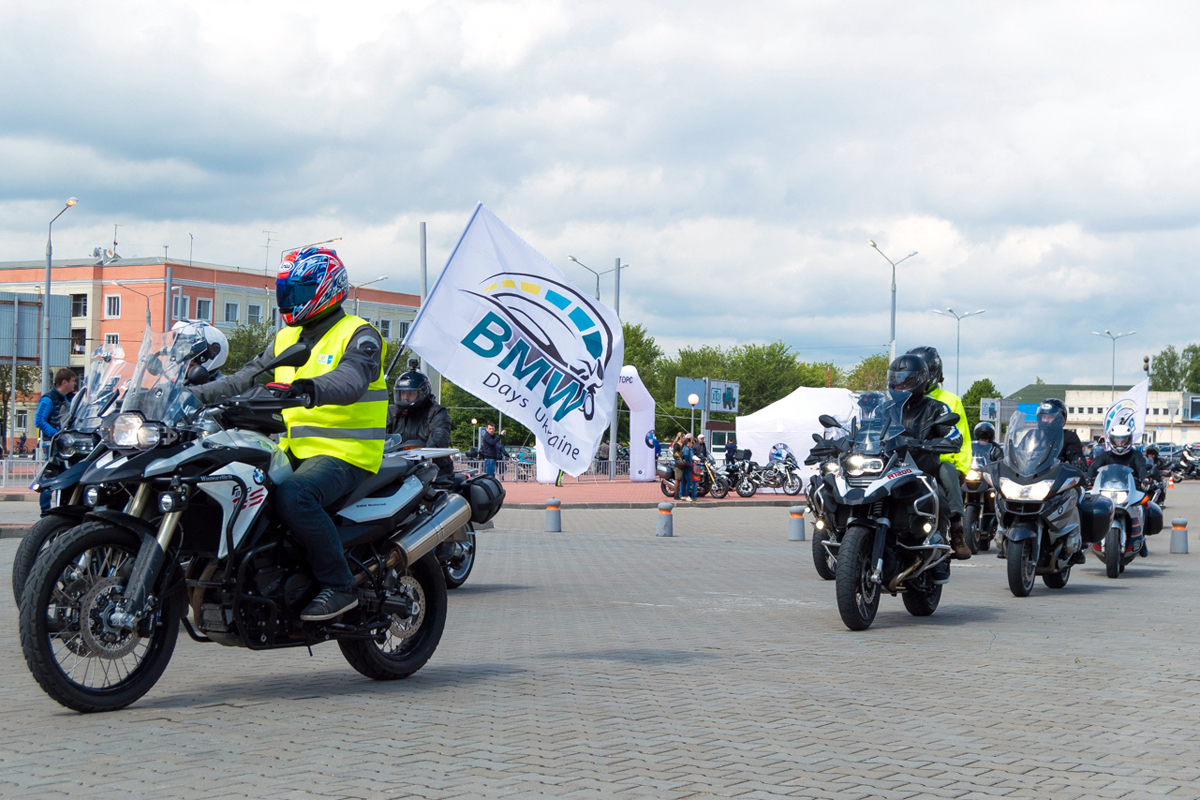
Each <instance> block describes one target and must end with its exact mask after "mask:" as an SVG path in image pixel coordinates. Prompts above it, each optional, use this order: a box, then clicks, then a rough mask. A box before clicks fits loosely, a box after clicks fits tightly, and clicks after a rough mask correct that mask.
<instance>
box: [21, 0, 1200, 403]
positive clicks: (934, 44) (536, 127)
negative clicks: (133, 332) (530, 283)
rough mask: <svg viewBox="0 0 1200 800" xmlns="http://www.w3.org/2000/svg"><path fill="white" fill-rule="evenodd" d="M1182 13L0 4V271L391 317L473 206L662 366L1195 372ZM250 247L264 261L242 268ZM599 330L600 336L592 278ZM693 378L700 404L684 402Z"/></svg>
mask: <svg viewBox="0 0 1200 800" xmlns="http://www.w3.org/2000/svg"><path fill="white" fill-rule="evenodd" d="M1198 22H1200V6H1197V5H1196V4H1193V3H1146V2H1142V3H1104V2H1096V0H1089V1H1088V2H1074V3H1054V2H1046V1H1045V0H1041V1H1040V2H1036V3H992V4H983V3H961V2H947V3H934V2H926V3H915V4H914V3H911V2H874V3H872V2H853V3H846V2H808V3H803V2H786V3H729V2H720V3H707V2H696V0H689V1H688V2H677V3H671V2H646V0H639V2H619V1H614V0H610V1H609V2H605V3H594V4H593V3H581V2H562V3H560V2H511V3H509V2H488V3H469V2H388V3H382V2H381V3H374V4H372V3H367V2H351V3H328V2H312V3H310V2H297V1H296V0H291V1H290V2H286V3H284V2H276V3H267V2H249V3H248V2H219V1H218V0H205V2H203V3H201V2H193V3H173V2H164V1H163V0H158V1H157V2H153V3H121V2H112V1H111V0H110V1H109V2H104V3H80V2H39V3H27V2H11V1H10V0H3V2H0V37H2V41H3V46H0V103H2V107H0V108H2V110H0V259H3V260H11V259H36V258H40V257H42V255H43V253H44V249H43V248H44V245H45V225H46V222H47V221H48V220H49V219H50V217H52V216H53V215H54V214H55V213H56V212H57V211H58V209H59V208H60V207H61V204H62V201H63V200H64V199H65V198H66V197H68V196H72V195H74V196H77V197H79V199H80V204H79V206H78V207H77V208H75V209H72V210H71V211H70V212H68V214H67V215H65V216H64V217H63V218H62V219H60V220H59V222H58V223H56V226H55V254H56V255H57V256H61V257H82V256H85V255H87V254H90V252H91V250H92V248H93V247H95V246H97V245H102V244H105V243H106V242H111V240H112V225H113V224H114V223H119V224H121V225H122V226H123V227H122V228H121V229H120V232H119V235H118V237H117V238H118V240H119V241H120V242H121V244H120V247H119V248H118V250H119V252H120V253H121V254H122V255H123V256H126V257H131V256H156V255H161V254H162V245H164V244H168V245H170V247H171V251H170V252H171V255H172V256H173V257H186V256H187V251H188V243H189V239H188V234H189V233H192V234H193V235H194V236H195V258H196V259H197V260H205V261H215V262H220V263H225V264H234V265H239V266H249V267H253V266H262V265H263V264H264V258H265V257H269V259H270V261H271V264H272V266H274V264H275V263H276V262H277V260H278V254H279V247H280V245H295V244H300V243H303V242H306V241H313V240H315V239H323V238H327V237H330V236H338V235H340V236H342V237H344V241H342V242H341V243H339V245H338V249H339V252H340V253H341V254H342V255H343V257H344V259H345V260H346V262H347V265H348V267H349V269H350V271H351V276H352V278H353V279H356V280H369V279H371V278H374V277H377V276H379V275H383V274H386V275H389V276H390V277H391V280H390V281H389V282H387V283H384V284H382V285H383V286H384V287H386V288H392V289H396V290H402V291H416V290H417V289H418V287H419V282H418V277H417V261H418V250H417V223H418V221H420V220H425V221H426V222H427V223H428V225H429V240H430V245H429V246H430V257H429V260H430V268H431V272H436V270H438V269H440V268H441V266H442V264H443V263H444V261H445V258H446V257H447V255H448V254H449V250H450V248H451V247H452V246H453V243H454V241H455V240H456V239H457V237H458V235H459V233H460V232H461V230H462V227H463V225H464V224H465V223H466V221H467V218H468V216H469V214H470V212H471V210H472V208H473V206H474V204H475V202H476V201H480V200H481V201H483V202H484V203H486V204H487V205H488V206H489V207H490V208H491V209H492V210H493V211H495V213H496V214H497V215H498V216H499V217H500V218H501V219H503V220H505V221H506V222H507V223H508V224H509V225H510V226H512V227H513V228H514V229H515V230H516V231H517V232H518V233H520V234H521V235H522V236H523V237H525V238H526V239H527V240H528V241H529V242H530V243H532V244H533V245H534V246H535V247H537V248H538V249H539V250H541V251H542V252H543V253H544V254H545V255H546V256H548V257H549V258H551V259H552V260H554V261H555V262H556V263H558V264H559V265H560V266H561V267H562V268H563V269H564V271H565V272H566V273H567V274H568V275H570V276H572V277H575V278H577V280H578V282H579V284H580V285H581V286H583V287H585V288H586V287H589V286H591V285H592V281H593V280H594V279H591V278H590V276H589V275H588V274H587V273H586V272H584V271H583V270H582V269H580V268H578V267H577V266H575V265H574V264H572V263H570V262H568V261H567V260H566V256H567V255H568V254H571V255H575V256H576V257H577V258H579V259H580V260H581V261H583V262H584V263H585V264H588V265H589V266H591V267H593V268H595V269H598V270H602V269H608V268H610V267H611V266H612V265H613V260H614V258H615V257H618V256H619V257H621V258H622V259H624V261H626V262H628V263H630V264H631V265H632V266H631V267H630V269H629V270H627V271H626V272H624V273H623V277H622V303H621V311H622V317H623V318H624V319H626V320H631V321H634V322H640V323H643V324H644V325H646V326H647V328H648V329H649V330H650V332H651V333H652V334H654V335H655V336H656V337H657V338H658V340H659V341H660V342H661V343H662V344H663V345H664V346H665V347H666V348H667V349H668V350H674V349H676V348H678V347H680V346H685V345H699V344H704V343H713V344H724V345H727V344H734V343H744V342H754V341H759V342H761V341H771V340H774V339H782V340H784V341H786V342H787V343H789V344H790V345H792V346H793V347H795V348H796V349H797V350H799V351H800V353H801V354H802V356H803V357H804V358H806V359H812V360H826V359H832V360H834V361H835V362H837V363H839V364H844V365H848V364H852V363H854V362H855V361H856V360H857V359H858V358H859V357H861V356H863V355H865V354H868V353H871V352H878V351H879V350H881V349H883V347H884V346H885V344H886V342H887V340H888V314H889V310H888V309H889V283H890V267H889V266H888V264H887V263H886V262H885V261H884V260H883V259H882V258H880V256H879V255H878V254H877V253H876V252H874V251H873V250H871V249H870V248H868V247H867V245H866V241H867V240H868V239H874V240H875V241H876V242H877V243H878V244H879V245H880V247H881V248H883V250H884V252H886V253H887V254H888V255H890V256H891V257H892V258H894V259H898V258H900V257H902V256H904V255H905V254H907V253H908V252H910V251H912V250H917V251H919V255H918V256H916V257H915V258H912V259H911V260H909V261H907V262H905V263H904V264H903V265H901V267H900V269H899V277H898V280H897V283H898V286H899V292H898V297H899V299H898V308H899V313H898V323H897V327H898V332H897V339H898V344H899V347H900V348H901V349H902V350H903V349H906V348H908V347H911V346H915V345H918V344H933V345H935V346H937V347H939V348H940V349H941V350H942V352H943V355H944V356H945V357H946V361H947V375H948V378H949V383H948V385H949V386H950V387H951V388H953V382H954V374H953V369H954V344H955V340H954V328H955V324H954V322H953V321H952V320H949V319H945V318H942V317H938V316H936V315H934V314H933V313H931V311H930V310H931V309H932V308H935V307H936V308H945V307H947V306H950V307H953V308H954V309H955V310H958V311H966V310H975V309H979V308H986V309H987V312H986V313H985V314H983V315H982V316H980V317H979V318H977V319H969V320H966V321H965V322H963V323H962V331H963V364H962V387H963V390H964V391H965V389H966V388H967V386H969V385H970V383H971V381H973V380H974V379H975V378H978V377H983V376H988V377H991V378H993V380H995V381H996V383H997V384H998V385H999V387H1000V388H1001V390H1003V391H1004V392H1006V393H1007V392H1011V391H1014V390H1016V389H1018V388H1020V387H1021V386H1023V385H1024V384H1026V383H1030V382H1032V381H1033V380H1034V378H1035V376H1041V377H1042V378H1043V379H1045V380H1046V381H1048V382H1064V383H1067V382H1077V383H1078V382H1096V383H1103V382H1107V381H1108V380H1109V374H1110V372H1109V371H1110V357H1111V345H1110V343H1109V341H1108V340H1107V339H1100V338H1097V337H1095V336H1092V335H1091V333H1090V332H1091V331H1093V330H1104V329H1106V328H1108V329H1111V330H1113V331H1114V332H1116V331H1127V330H1133V329H1137V330H1138V333H1137V335H1136V336H1134V337H1131V338H1129V339H1124V340H1122V341H1121V342H1120V343H1119V344H1118V351H1117V352H1118V362H1117V380H1118V382H1120V381H1122V380H1125V381H1130V380H1136V379H1137V378H1138V377H1139V376H1140V374H1141V371H1140V370H1141V360H1142V358H1141V357H1142V355H1143V354H1147V353H1154V352H1156V351H1157V350H1158V349H1160V348H1161V347H1162V346H1164V345H1166V344H1169V343H1175V344H1177V345H1181V344H1185V343H1187V342H1189V341H1192V340H1194V339H1197V338H1200V314H1198V313H1197V308H1196V302H1195V299H1194V288H1193V287H1194V278H1195V274H1196V271H1195V269H1194V268H1193V267H1192V264H1193V263H1194V262H1195V260H1196V259H1197V258H1198V257H1200V189H1198V187H1200V137H1198V136H1197V127H1198V125H1197V123H1198V122H1200V112H1198V111H1197V106H1196V98H1197V94H1198V93H1197V88H1198V87H1197V82H1198V78H1197V76H1198V75H1200V48H1197V47H1196V44H1195V31H1196V30H1197V28H1198V27H1200V26H1198V25H1197V23H1198ZM264 230H271V231H274V232H275V233H274V234H273V238H274V239H276V240H277V241H273V242H272V245H271V250H270V251H269V253H268V251H267V250H265V249H264V247H263V245H264V242H265V241H266V236H265V234H264V233H263V231H264ZM601 293H602V298H603V299H604V300H605V301H606V302H609V303H610V304H611V299H612V284H611V276H608V277H606V278H604V279H603V283H602V285H601ZM711 377H714V378H717V377H720V376H711Z"/></svg>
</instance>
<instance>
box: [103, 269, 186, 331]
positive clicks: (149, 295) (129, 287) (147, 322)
mask: <svg viewBox="0 0 1200 800" xmlns="http://www.w3.org/2000/svg"><path fill="white" fill-rule="evenodd" d="M117 286H120V287H121V288H122V289H127V290H128V291H131V292H133V293H134V294H140V295H141V296H142V297H144V298H146V330H151V327H150V298H151V297H158V296H159V295H160V294H166V293H167V290H166V289H163V290H162V291H161V292H155V293H154V294H146V293H145V292H142V291H139V290H137V289H134V288H133V287H132V286H127V285H126V284H124V283H122V282H121V281H117ZM182 291H183V287H182V286H173V287H171V293H172V294H174V293H175V292H182ZM166 330H171V329H170V328H169V327H168V328H166Z"/></svg>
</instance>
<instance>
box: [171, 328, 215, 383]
mask: <svg viewBox="0 0 1200 800" xmlns="http://www.w3.org/2000/svg"><path fill="white" fill-rule="evenodd" d="M171 330H173V331H178V332H180V333H181V334H182V335H186V334H196V335H197V336H201V337H203V338H204V341H206V342H208V349H207V350H205V351H204V352H202V353H200V355H198V356H196V357H195V358H193V359H192V364H199V365H200V366H202V367H204V368H205V369H206V370H208V371H209V372H210V373H213V372H216V371H217V370H219V369H220V368H221V367H223V366H225V360H226V359H227V358H229V340H228V339H227V338H225V334H223V333H221V330H220V329H219V328H217V327H216V326H213V325H209V324H208V323H207V322H205V321H204V320H202V319H200V320H183V319H181V320H179V322H176V323H175V324H174V325H172V326H171Z"/></svg>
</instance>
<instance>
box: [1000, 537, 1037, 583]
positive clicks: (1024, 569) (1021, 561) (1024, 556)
mask: <svg viewBox="0 0 1200 800" xmlns="http://www.w3.org/2000/svg"><path fill="white" fill-rule="evenodd" d="M1033 545H1034V540H1033V539H1022V540H1021V541H1019V542H1009V543H1008V552H1007V553H1005V558H1006V560H1007V562H1008V588H1009V589H1011V590H1012V593H1013V595H1014V596H1015V597H1028V596H1029V593H1030V592H1032V591H1033V579H1034V578H1035V577H1036V576H1037V562H1036V561H1034V560H1033Z"/></svg>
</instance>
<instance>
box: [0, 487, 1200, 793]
mask: <svg viewBox="0 0 1200 800" xmlns="http://www.w3.org/2000/svg"><path fill="white" fill-rule="evenodd" d="M1170 499H1171V507H1169V508H1168V510H1167V516H1168V518H1170V517H1171V516H1177V515H1183V516H1187V517H1191V518H1192V519H1193V520H1196V522H1197V523H1198V524H1197V527H1200V487H1197V486H1191V485H1185V486H1183V487H1181V488H1180V489H1178V490H1176V491H1175V492H1173V493H1172V495H1171V498H1170ZM7 505H15V504H7ZM5 513H6V511H5V509H4V508H3V507H0V517H3V515H4V514H5ZM655 518H656V514H655V512H654V511H653V510H579V511H572V512H570V513H568V512H567V511H564V512H563V527H564V528H565V529H567V530H566V532H564V533H560V534H547V533H542V532H541V529H542V514H541V513H540V512H537V511H524V510H510V511H506V512H502V514H501V516H500V517H498V518H497V524H498V529H497V530H495V531H488V532H485V533H483V534H481V535H480V557H479V562H478V564H477V566H476V568H475V573H474V574H473V575H472V576H471V579H470V581H469V582H468V583H467V585H466V586H464V587H463V588H462V589H459V590H458V591H456V592H453V593H452V594H451V603H450V615H449V619H448V621H447V625H446V632H445V637H444V638H443V640H442V645H441V647H440V649H439V650H438V652H437V653H436V655H435V656H434V658H433V660H432V661H431V662H430V663H429V664H428V665H427V666H426V667H425V668H424V669H423V670H422V671H421V672H419V673H417V674H416V675H415V676H413V677H412V678H411V679H409V680H407V681H400V682H395V683H386V684H385V683H374V682H372V681H369V680H367V679H366V678H363V677H361V676H359V675H358V674H357V673H356V672H354V671H353V670H351V669H350V667H349V666H348V665H347V664H346V663H345V661H344V660H343V659H342V657H341V654H340V652H339V651H338V650H337V648H336V646H334V645H326V646H324V647H322V648H318V649H317V650H316V651H314V656H313V657H311V658H310V657H309V656H308V654H307V652H305V651H296V650H291V651H285V652H280V653H264V654H252V653H248V652H245V651H242V650H238V649H227V648H223V647H220V646H218V645H214V644H208V645H200V644H196V643H194V642H192V641H191V640H189V639H188V638H187V637H186V636H184V635H181V637H180V641H179V647H178V649H177V650H176V653H175V658H174V660H173V662H172V663H171V665H170V666H169V667H168V669H167V672H166V674H165V675H164V677H163V679H162V680H161V681H160V682H159V684H158V685H157V687H155V689H154V690H152V691H151V692H150V694H148V695H147V696H146V697H145V698H143V699H142V700H141V701H140V702H139V703H137V704H136V705H134V706H133V707H131V708H129V709H127V710H125V711H122V712H117V713H113V714H107V715H100V716H81V715H78V714H75V713H73V712H69V711H67V710H66V709H64V708H62V707H60V706H58V705H57V704H55V703H54V702H53V701H51V700H50V699H49V698H48V697H46V696H45V695H44V694H43V693H42V692H41V690H40V689H39V688H38V687H37V686H36V685H35V683H34V682H33V679H32V678H30V676H29V674H28V671H27V670H26V667H25V662H24V660H23V658H22V657H21V652H20V648H19V645H18V641H17V635H16V620H15V609H14V608H13V605H12V600H11V596H10V595H9V592H8V589H7V581H8V576H9V571H10V569H11V563H12V555H13V551H14V550H15V548H16V544H17V543H16V541H15V540H12V539H5V540H3V541H0V570H2V572H0V574H2V575H3V580H4V581H5V590H4V591H3V592H0V708H2V709H3V717H2V719H3V725H2V726H0V796H2V797H5V798H12V797H37V798H49V797H59V796H77V797H96V798H101V797H104V798H115V797H146V798H159V797H162V798H167V797H187V798H230V797H243V796H244V797H253V798H263V797H286V798H293V797H294V798H305V797H335V798H341V797H355V798H358V797H361V798H376V797H408V796H420V797H464V798H473V797H482V798H491V797H502V796H510V797H514V798H527V797H540V796H554V797H612V796H621V797H646V798H709V797H744V798H756V797H761V798H766V797H784V796H787V797H838V798H874V797H886V798H907V797H913V798H925V797H948V798H993V797H1011V798H1035V797H1036V798H1053V799H1054V800H1067V799H1068V798H1100V797H1103V798H1107V797H1112V798H1143V797H1162V796H1170V797H1188V798H1195V797H1197V796H1200V730H1198V726H1197V723H1198V721H1200V702H1198V701H1200V662H1198V659H1197V644H1198V641H1200V625H1198V622H1200V615H1198V602H1197V601H1198V597H1200V592H1198V591H1197V587H1198V585H1200V541H1198V540H1197V539H1196V538H1195V537H1193V542H1192V549H1193V554H1192V555H1190V556H1179V555H1176V556H1172V555H1168V554H1167V550H1168V543H1169V542H1168V540H1169V536H1170V534H1169V531H1168V532H1164V534H1163V535H1160V536H1158V537H1156V538H1155V539H1153V540H1151V549H1152V550H1153V554H1152V556H1151V557H1150V558H1148V559H1142V560H1138V561H1137V562H1135V563H1134V564H1133V565H1131V566H1130V567H1129V569H1128V570H1127V571H1126V573H1125V574H1124V575H1123V576H1122V577H1121V578H1120V579H1119V580H1115V581H1114V580H1109V579H1107V578H1105V577H1104V573H1103V570H1102V568H1101V566H1100V564H1099V562H1097V561H1095V560H1094V559H1092V560H1090V561H1089V563H1088V564H1087V565H1086V566H1085V567H1083V568H1076V569H1075V572H1074V574H1073V575H1072V577H1071V582H1070V584H1069V585H1068V587H1067V588H1066V589H1064V590H1061V591H1052V590H1049V589H1047V588H1045V586H1044V585H1043V584H1042V583H1041V582H1040V581H1039V582H1038V585H1037V588H1036V589H1035V590H1034V594H1033V596H1031V597H1029V598H1026V599H1017V598H1014V597H1013V596H1012V595H1011V594H1010V593H1009V590H1008V587H1007V582H1006V580H1005V576H1004V569H1003V566H1004V562H1001V561H998V560H997V559H996V558H995V556H994V551H993V553H991V554H988V555H987V556H977V557H976V558H975V559H973V560H971V561H969V562H967V563H965V564H961V565H956V566H955V568H954V578H953V580H952V582H951V583H950V584H949V585H948V586H947V587H946V592H945V594H944V596H943V600H942V606H941V608H940V609H939V610H938V612H937V613H936V614H935V615H934V616H933V617H930V618H925V619H917V618H914V617H911V616H909V615H908V614H907V613H906V612H905V611H904V607H903V605H902V603H901V602H900V600H899V599H898V598H890V597H885V598H884V600H883V606H882V608H881V610H880V614H879V617H878V619H877V621H876V623H875V626H874V628H872V629H871V630H869V631H867V632H864V633H851V632H849V631H847V630H846V628H845V627H844V626H843V625H842V623H841V620H840V619H839V617H838V614H837V610H836V606H835V602H834V591H833V584H832V583H827V582H825V581H822V580H821V579H820V578H818V577H817V575H816V573H815V571H814V570H813V566H812V560H811V555H810V553H811V549H810V544H809V543H808V542H804V543H794V542H788V541H786V523H787V512H786V509H780V508H743V509H737V508H730V509H706V510H699V509H687V508H684V509H680V510H679V511H677V512H676V517H675V525H676V537H675V538H674V539H656V538H654V536H653V532H654V526H655ZM2 521H3V519H0V522H2Z"/></svg>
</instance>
